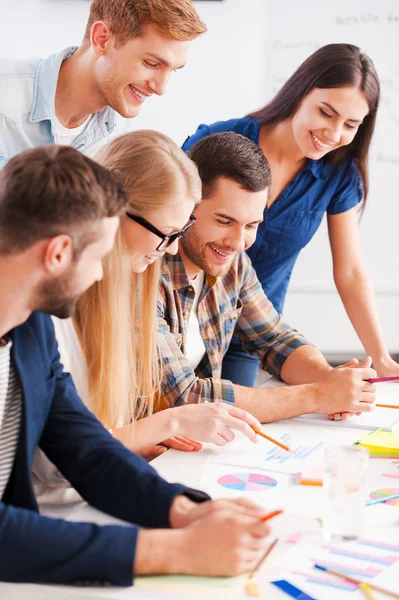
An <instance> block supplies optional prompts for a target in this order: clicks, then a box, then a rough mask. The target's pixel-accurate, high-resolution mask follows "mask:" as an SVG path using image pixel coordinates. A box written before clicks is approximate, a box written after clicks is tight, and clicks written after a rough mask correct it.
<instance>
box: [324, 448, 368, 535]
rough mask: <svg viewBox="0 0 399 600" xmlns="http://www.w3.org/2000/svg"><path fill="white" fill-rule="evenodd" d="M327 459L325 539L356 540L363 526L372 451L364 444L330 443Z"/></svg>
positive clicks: (326, 453)
mask: <svg viewBox="0 0 399 600" xmlns="http://www.w3.org/2000/svg"><path fill="white" fill-rule="evenodd" d="M324 459H325V475H324V481H323V492H324V494H323V495H324V502H323V516H322V519H323V524H322V535H323V538H324V539H325V540H326V541H332V540H334V541H343V540H356V539H358V538H359V537H360V536H361V535H362V533H363V527H364V508H365V501H366V480H367V467H368V459H369V453H368V451H367V450H366V449H365V448H362V447H361V446H343V445H340V446H338V445H337V446H327V447H326V448H325V451H324Z"/></svg>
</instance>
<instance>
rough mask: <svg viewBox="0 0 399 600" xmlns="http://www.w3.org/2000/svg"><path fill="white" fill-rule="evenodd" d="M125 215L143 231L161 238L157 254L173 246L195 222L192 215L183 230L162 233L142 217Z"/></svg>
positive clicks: (127, 213)
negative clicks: (145, 230) (143, 229)
mask: <svg viewBox="0 0 399 600" xmlns="http://www.w3.org/2000/svg"><path fill="white" fill-rule="evenodd" d="M126 215H127V216H128V217H129V219H132V221H135V222H136V223H138V224H139V225H141V226H142V227H145V229H147V230H148V231H151V233H155V235H157V236H158V237H160V238H161V240H162V242H161V243H160V244H159V245H158V246H157V247H156V250H157V251H158V252H163V251H164V250H166V248H167V247H168V246H170V245H171V244H173V242H175V241H176V240H178V239H180V238H181V236H182V235H183V233H185V232H186V231H187V229H190V227H191V225H193V224H194V223H195V221H196V217H194V215H191V216H190V220H189V222H188V223H187V225H185V226H184V227H183V229H180V231H174V232H173V233H162V231H159V229H157V228H156V227H154V225H151V223H149V222H148V221H147V220H146V219H144V218H143V217H138V216H137V215H132V213H129V212H126Z"/></svg>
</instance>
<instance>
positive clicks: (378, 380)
mask: <svg viewBox="0 0 399 600" xmlns="http://www.w3.org/2000/svg"><path fill="white" fill-rule="evenodd" d="M367 381H368V382H369V383H383V382H384V381H399V375H396V376H394V377H372V378H371V379H367Z"/></svg>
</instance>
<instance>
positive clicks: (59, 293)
mask: <svg viewBox="0 0 399 600" xmlns="http://www.w3.org/2000/svg"><path fill="white" fill-rule="evenodd" d="M70 279H71V277H70V276H69V277H68V276H67V275H64V276H63V277H60V278H58V279H55V280H52V281H45V282H43V283H42V284H41V285H40V287H39V288H38V290H37V292H36V295H35V299H34V302H33V305H34V306H33V310H35V311H36V310H37V311H40V312H43V313H46V314H48V315H54V316H55V317H58V318H59V319H68V318H69V317H71V316H72V315H73V313H74V312H75V309H76V305H77V302H78V298H79V295H78V294H76V293H75V294H73V293H72V291H71V281H70Z"/></svg>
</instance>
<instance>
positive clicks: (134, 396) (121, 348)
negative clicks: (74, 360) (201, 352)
mask: <svg viewBox="0 0 399 600" xmlns="http://www.w3.org/2000/svg"><path fill="white" fill-rule="evenodd" d="M96 159H97V160H98V161H99V162H100V163H101V164H103V165H104V166H106V167H107V168H108V169H110V170H111V171H117V173H118V175H119V178H120V179H121V181H122V183H123V185H124V187H125V189H126V191H127V193H128V202H129V207H128V210H129V211H130V212H132V213H134V214H136V215H142V216H145V215H146V214H148V212H150V211H153V210H156V209H157V208H159V207H161V206H165V205H169V206H170V207H171V210H173V206H174V204H175V202H176V201H177V200H180V199H181V198H185V199H189V200H194V201H195V202H199V201H200V199H201V181H200V178H199V175H198V170H197V168H196V166H195V165H194V163H193V162H192V161H191V160H190V159H189V158H188V157H187V156H186V155H185V154H184V152H183V151H182V150H181V149H180V148H179V147H178V146H177V145H176V144H175V143H174V142H172V140H170V139H169V138H168V137H167V136H165V135H163V134H161V133H158V132H156V131H146V130H143V131H135V132H132V133H127V134H125V135H122V136H121V137H119V138H116V139H115V140H113V141H112V142H110V143H109V144H107V146H105V147H104V148H103V149H102V150H100V152H99V153H98V154H97V156H96ZM159 270H160V261H159V260H157V261H156V262H155V263H153V264H152V265H150V266H149V267H148V268H147V270H146V271H145V272H144V273H140V274H136V273H133V272H132V269H131V263H130V256H129V252H128V249H127V246H126V244H125V242H124V239H123V236H122V233H121V231H120V230H119V231H118V233H117V239H116V243H115V246H114V249H113V250H112V252H111V253H110V254H109V256H108V257H107V258H106V259H105V261H104V277H103V280H102V281H100V282H97V283H96V284H94V285H93V286H92V287H91V288H90V289H89V290H87V292H85V293H84V294H83V295H82V296H81V298H80V299H79V302H78V306H77V310H76V313H75V316H74V323H75V327H76V330H77V332H78V335H79V338H80V342H81V345H82V349H83V353H84V356H85V359H86V365H87V370H88V379H89V396H90V403H91V404H90V406H91V409H92V410H93V412H94V413H95V414H96V415H97V417H98V418H99V419H100V421H101V422H102V423H103V424H104V425H105V426H106V427H108V428H112V429H113V428H115V427H120V426H123V425H127V424H129V423H131V422H132V421H134V420H135V419H138V418H141V417H143V416H145V415H147V414H151V413H152V411H153V408H154V400H155V398H156V397H157V396H156V394H157V391H158V389H159V379H160V373H159V367H158V355H157V345H156V333H157V319H156V303H157V296H158V286H159Z"/></svg>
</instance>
